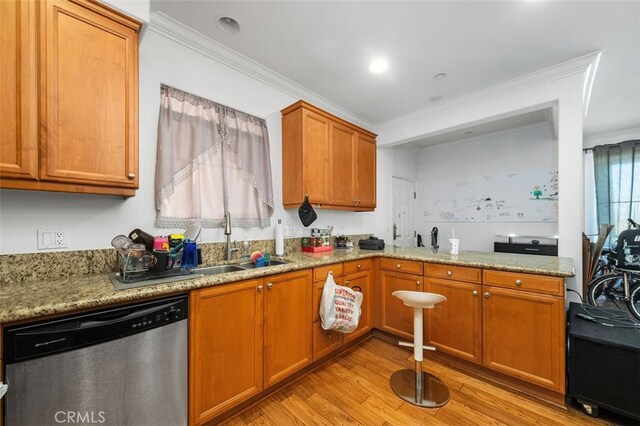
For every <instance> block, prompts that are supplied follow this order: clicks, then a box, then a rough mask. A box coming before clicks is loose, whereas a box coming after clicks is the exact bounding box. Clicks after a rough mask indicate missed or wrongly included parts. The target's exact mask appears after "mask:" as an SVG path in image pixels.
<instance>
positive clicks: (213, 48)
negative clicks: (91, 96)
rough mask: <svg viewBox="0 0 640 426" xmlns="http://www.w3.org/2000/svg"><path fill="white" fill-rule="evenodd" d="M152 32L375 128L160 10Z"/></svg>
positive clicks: (362, 124)
mask: <svg viewBox="0 0 640 426" xmlns="http://www.w3.org/2000/svg"><path fill="white" fill-rule="evenodd" d="M149 30H150V31H153V32H155V33H157V34H160V35H162V36H164V37H166V38H168V39H170V40H173V41H175V42H177V43H179V44H181V45H183V46H185V47H187V48H189V49H191V50H193V51H195V52H198V53H200V54H202V55H204V56H206V57H209V58H211V59H213V60H215V61H217V62H220V63H222V64H224V65H226V66H228V67H230V68H232V69H234V70H236V71H239V72H241V73H243V74H245V75H247V76H249V77H251V78H254V79H256V80H258V81H260V82H262V83H265V84H267V85H269V86H271V87H273V88H274V89H277V90H279V91H281V92H283V93H285V94H287V95H290V96H292V97H294V98H297V99H303V100H306V101H307V102H309V103H311V104H313V105H315V106H317V107H320V108H322V109H325V110H327V111H328V112H331V113H333V114H335V115H338V116H340V117H341V118H344V119H345V120H347V121H350V122H353V123H354V124H357V125H359V126H361V127H363V128H366V129H372V128H373V127H374V126H373V123H371V122H369V121H368V120H365V119H364V118H362V117H360V116H359V115H356V114H354V113H352V112H351V111H348V110H346V109H344V108H342V107H340V106H339V105H336V104H335V103H333V102H331V101H330V100H328V99H326V98H324V97H322V96H320V95H318V94H317V93H315V92H312V91H310V90H308V89H306V88H305V87H303V86H301V85H299V84H298V83H296V82H294V81H292V80H289V79H288V78H286V77H284V76H283V75H281V74H278V73H277V72H275V71H273V70H271V69H269V68H267V67H265V66H264V65H261V64H259V63H258V62H256V61H254V60H252V59H250V58H248V57H246V56H244V55H242V54H240V53H238V52H236V51H235V50H232V49H229V48H228V47H226V46H224V45H223V44H221V43H218V42H217V41H215V40H213V39H211V38H209V37H207V36H205V35H204V34H202V33H199V32H197V31H195V30H194V29H192V28H190V27H187V26H186V25H184V24H183V23H182V22H180V21H177V20H175V19H173V18H171V17H170V16H168V15H166V14H164V13H162V12H158V11H156V12H153V13H152V14H151V23H150V24H149Z"/></svg>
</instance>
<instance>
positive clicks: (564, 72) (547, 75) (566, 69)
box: [374, 51, 601, 134]
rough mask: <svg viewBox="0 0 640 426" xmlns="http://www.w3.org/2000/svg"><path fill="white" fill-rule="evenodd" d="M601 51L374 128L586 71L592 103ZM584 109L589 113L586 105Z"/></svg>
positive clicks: (378, 130)
mask: <svg viewBox="0 0 640 426" xmlns="http://www.w3.org/2000/svg"><path fill="white" fill-rule="evenodd" d="M600 54H601V52H600V51H597V52H593V53H589V54H587V55H584V56H580V57H578V58H575V59H572V60H570V61H567V62H563V63H561V64H558V65H554V66H551V67H548V68H544V69H542V70H539V71H535V72H532V73H529V74H525V75H523V76H520V77H516V78H513V79H511V80H507V81H504V82H502V83H498V84H495V85H493V86H489V87H486V88H484V89H480V90H477V91H475V92H471V93H469V94H466V95H461V96H457V97H455V98H452V99H451V100H448V101H445V102H440V103H438V104H435V105H432V106H429V107H427V108H423V109H420V110H418V111H415V112H412V113H409V114H405V115H403V116H400V117H396V118H392V119H391V120H387V121H384V122H382V123H379V124H378V125H377V126H376V128H375V129H374V131H375V132H376V133H378V134H380V133H382V130H383V129H385V128H387V127H391V126H396V125H402V124H403V123H406V122H410V121H414V120H417V119H420V118H424V117H429V116H433V115H438V114H440V113H444V112H446V111H449V110H452V109H454V108H464V107H465V106H472V105H477V104H478V102H481V101H486V100H490V99H495V98H498V97H502V96H505V95H509V94H512V93H514V92H518V91H521V90H525V89H530V88H533V87H537V86H541V85H543V84H547V83H551V82H553V81H556V80H561V79H563V78H566V77H570V76H573V75H576V74H585V85H584V88H583V101H584V103H586V104H588V100H589V97H590V94H591V87H592V86H593V80H594V78H595V72H596V70H597V65H598V63H599V60H600ZM584 111H585V114H586V106H585V110H584Z"/></svg>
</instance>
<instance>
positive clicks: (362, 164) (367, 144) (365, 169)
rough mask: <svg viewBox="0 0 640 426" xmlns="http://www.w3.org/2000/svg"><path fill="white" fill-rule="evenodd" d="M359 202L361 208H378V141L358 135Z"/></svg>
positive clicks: (357, 173) (357, 174)
mask: <svg viewBox="0 0 640 426" xmlns="http://www.w3.org/2000/svg"><path fill="white" fill-rule="evenodd" d="M357 156H358V162H357V172H356V176H357V178H358V185H357V188H358V190H357V194H358V197H357V200H358V206H360V207H372V208H375V206H376V140H375V139H373V138H371V137H369V136H366V135H362V134H358V149H357Z"/></svg>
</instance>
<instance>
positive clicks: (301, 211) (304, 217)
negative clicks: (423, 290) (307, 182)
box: [298, 195, 318, 228]
mask: <svg viewBox="0 0 640 426" xmlns="http://www.w3.org/2000/svg"><path fill="white" fill-rule="evenodd" d="M298 216H300V221H301V222H302V224H303V225H304V226H305V228H306V227H307V226H309V225H311V224H312V223H313V222H315V220H316V219H317V218H318V215H317V214H316V212H315V210H313V207H311V203H309V196H308V195H305V196H304V201H303V202H302V204H300V207H298Z"/></svg>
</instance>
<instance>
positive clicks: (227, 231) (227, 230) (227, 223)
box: [224, 212, 239, 260]
mask: <svg viewBox="0 0 640 426" xmlns="http://www.w3.org/2000/svg"><path fill="white" fill-rule="evenodd" d="M224 235H226V236H227V247H226V253H225V257H224V258H225V260H231V258H232V257H233V252H234V251H238V250H239V249H238V248H237V247H231V214H230V213H229V212H227V213H226V214H225V215H224Z"/></svg>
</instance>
